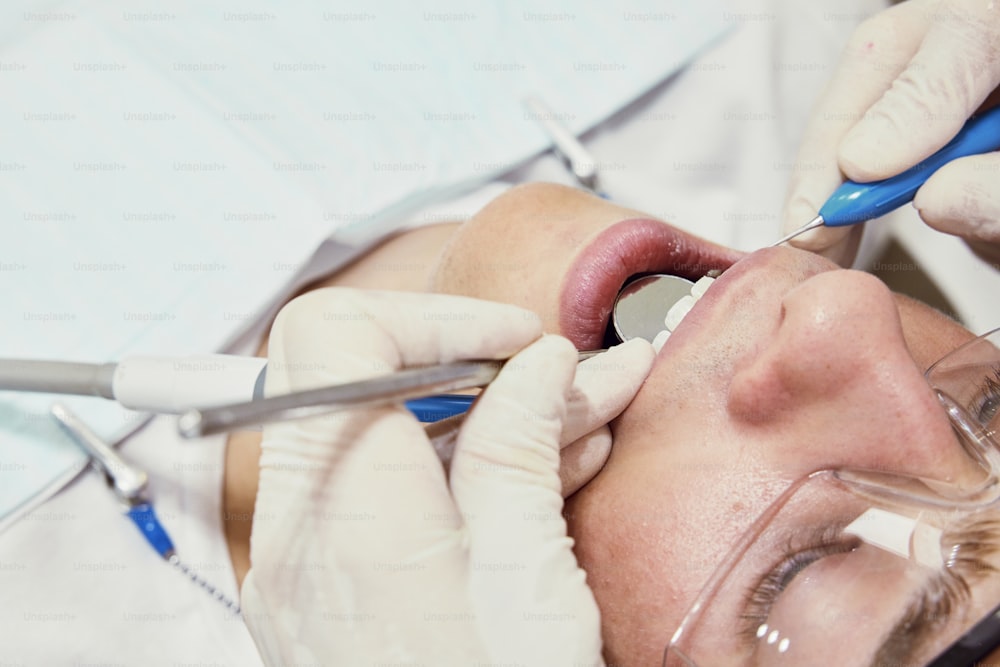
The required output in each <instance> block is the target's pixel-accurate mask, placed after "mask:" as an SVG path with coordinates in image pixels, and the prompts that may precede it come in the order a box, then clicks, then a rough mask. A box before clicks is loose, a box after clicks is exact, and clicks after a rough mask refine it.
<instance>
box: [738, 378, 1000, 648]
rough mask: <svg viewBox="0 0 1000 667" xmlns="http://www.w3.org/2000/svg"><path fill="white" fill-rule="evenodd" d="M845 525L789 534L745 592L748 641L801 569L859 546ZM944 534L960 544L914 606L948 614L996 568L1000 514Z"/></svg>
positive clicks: (911, 623) (905, 623)
mask: <svg viewBox="0 0 1000 667" xmlns="http://www.w3.org/2000/svg"><path fill="white" fill-rule="evenodd" d="M996 389H997V390H998V392H997V395H998V397H1000V382H997V383H996ZM842 531H843V525H840V524H829V525H826V526H820V527H817V528H815V529H814V530H812V531H811V532H810V533H809V538H807V539H805V540H801V541H798V543H796V542H797V541H796V538H795V536H792V537H791V538H789V540H788V545H787V546H786V548H785V554H784V556H783V557H782V559H781V560H780V561H779V562H778V563H777V564H776V565H775V566H774V567H773V568H771V570H769V571H768V572H766V573H765V574H764V575H763V576H762V577H761V578H760V579H759V580H758V582H757V584H756V585H755V586H753V588H751V589H750V590H749V591H748V592H747V593H746V595H745V599H744V601H743V610H744V611H743V613H742V614H741V620H742V622H743V623H742V628H741V630H740V634H741V636H742V637H743V639H744V641H746V642H749V643H753V642H755V641H756V640H757V632H758V628H760V626H761V625H762V624H764V623H766V622H767V619H768V617H769V616H770V613H771V608H772V607H773V606H774V603H775V602H776V601H777V600H778V596H780V595H781V593H782V592H783V591H784V590H785V589H786V588H787V587H788V585H789V584H790V583H791V582H792V580H793V579H794V578H795V577H796V576H797V575H798V574H799V573H800V572H801V571H802V570H804V569H805V568H807V567H809V566H810V565H812V564H813V563H815V562H816V561H818V560H820V559H822V558H826V557H827V556H833V555H837V554H843V553H848V552H851V551H854V550H855V549H857V548H858V547H860V546H861V544H862V542H861V540H860V539H858V538H856V537H853V536H850V537H847V538H845V537H844V536H843V535H842ZM945 539H947V540H948V541H949V542H951V543H953V544H955V545H956V549H955V551H953V554H952V560H951V562H950V563H949V565H948V568H947V569H946V570H945V571H944V573H943V575H944V576H942V577H941V578H939V579H936V580H935V581H934V582H932V583H931V585H930V586H928V587H927V588H924V589H923V590H922V591H921V592H920V596H921V598H922V599H921V601H920V602H919V603H918V604H914V605H911V607H910V609H911V610H920V611H919V615H923V616H929V617H930V618H937V619H940V618H947V617H948V615H949V614H950V612H951V610H952V609H954V608H955V607H956V606H957V605H959V604H960V603H961V602H962V601H963V600H964V599H966V598H968V596H969V595H970V581H974V580H976V579H977V578H978V577H980V576H983V575H991V573H995V572H997V569H996V568H995V567H994V566H993V565H992V564H991V563H990V562H989V561H988V560H986V558H987V557H989V556H992V555H995V554H996V553H998V552H1000V520H990V519H987V520H982V519H980V520H978V521H974V522H972V523H970V524H968V525H966V526H963V527H961V528H959V529H958V530H956V531H955V533H953V534H951V535H948V536H946V537H945ZM918 621H919V619H918V618H914V617H904V618H903V619H901V620H900V622H899V623H898V624H897V626H898V627H901V628H903V629H906V628H913V627H917V626H919V625H920V623H919V622H918ZM913 639H914V638H913V637H911V638H910V640H911V641H912V640H913Z"/></svg>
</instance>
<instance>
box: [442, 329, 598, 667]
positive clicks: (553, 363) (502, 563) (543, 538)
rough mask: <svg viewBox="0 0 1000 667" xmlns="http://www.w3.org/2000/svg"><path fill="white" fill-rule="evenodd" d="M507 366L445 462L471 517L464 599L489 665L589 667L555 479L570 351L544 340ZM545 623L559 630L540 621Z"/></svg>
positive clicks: (579, 587) (584, 602)
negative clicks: (477, 625)
mask: <svg viewBox="0 0 1000 667" xmlns="http://www.w3.org/2000/svg"><path fill="white" fill-rule="evenodd" d="M515 360H516V361H517V362H518V363H517V366H516V367H515V368H512V369H511V370H512V372H511V373H506V371H507V369H506V368H505V369H504V373H501V375H500V376H499V377H498V378H497V380H495V381H494V382H493V384H492V385H491V386H490V387H489V388H487V389H486V391H485V392H484V393H483V396H482V397H481V398H480V403H479V405H478V406H477V409H476V410H474V411H473V412H472V414H470V415H469V417H468V419H467V420H466V423H465V426H464V427H463V429H462V433H461V435H460V438H459V447H458V450H457V451H456V452H455V458H454V460H453V461H452V471H451V487H452V493H453V494H454V497H455V500H456V502H457V504H458V506H459V508H460V509H461V511H462V513H463V515H465V516H467V517H469V518H468V520H467V522H466V530H467V532H468V535H469V555H470V561H471V564H472V567H471V570H470V584H469V586H470V594H471V595H470V597H471V599H473V600H476V601H482V604H479V605H477V606H476V607H475V609H476V615H477V616H478V617H480V618H482V619H483V622H482V624H481V627H483V628H488V632H484V633H483V641H484V644H485V645H486V646H487V648H488V651H489V653H490V655H491V656H492V657H493V658H494V660H496V661H497V662H500V663H507V662H511V663H516V664H539V665H542V664H544V665H571V664H589V662H587V661H588V660H593V659H594V656H597V655H599V651H600V623H599V620H598V618H599V617H598V614H597V612H596V604H595V602H594V600H593V595H592V594H591V592H590V590H589V589H588V588H587V587H586V586H585V585H584V573H583V571H582V570H580V568H579V567H578V566H577V563H576V560H575V558H574V556H573V553H572V551H571V549H570V546H571V541H570V540H569V538H568V537H567V536H566V523H565V521H564V520H563V518H562V515H561V510H562V496H561V494H560V493H559V476H558V472H557V467H558V459H559V456H558V451H559V438H560V433H561V431H562V427H563V422H564V420H565V417H566V393H567V392H568V390H569V387H570V384H571V382H572V379H573V372H574V368H575V366H576V364H575V350H574V349H573V347H572V346H571V345H570V344H569V343H568V341H566V340H564V339H561V338H558V337H555V336H547V337H545V338H543V339H542V340H540V341H539V342H537V343H535V344H533V345H532V346H530V347H528V348H527V349H525V350H524V351H523V352H521V353H520V354H519V355H518V356H517V357H515ZM497 600H504V601H505V604H502V605H499V604H496V601H497ZM552 618H557V619H559V621H560V622H555V623H539V622H538V619H552ZM511 637H518V638H519V639H520V641H519V642H516V643H515V642H511V641H510V638H511ZM515 644H516V645H515Z"/></svg>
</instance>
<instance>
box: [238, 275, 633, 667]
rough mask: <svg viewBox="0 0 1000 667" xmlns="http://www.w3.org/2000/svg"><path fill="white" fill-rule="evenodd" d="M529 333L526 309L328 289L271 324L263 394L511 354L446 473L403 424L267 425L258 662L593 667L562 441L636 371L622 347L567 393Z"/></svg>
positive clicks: (559, 346) (586, 424)
mask: <svg viewBox="0 0 1000 667" xmlns="http://www.w3.org/2000/svg"><path fill="white" fill-rule="evenodd" d="M540 335H541V327H540V324H539V321H538V319H537V317H535V316H534V315H533V314H532V313H530V312H528V311H525V310H522V309H520V308H516V307H513V306H507V305H500V304H495V303H488V302H485V301H478V300H474V299H468V298H464V297H455V296H444V295H431V294H397V293H389V292H360V291H355V290H346V289H329V290H318V291H315V292H311V293H309V294H307V295H305V296H302V297H299V298H298V299H296V300H295V301H293V302H292V303H291V304H289V305H288V306H286V307H285V308H284V309H283V310H282V312H281V313H280V314H279V317H278V319H277V321H276V322H275V324H274V327H273V329H272V333H271V339H270V345H269V362H268V374H267V388H266V389H267V393H268V394H271V395H273V394H279V393H285V392H288V391H297V390H302V389H306V388H311V387H315V386H319V385H324V384H331V383H335V382H344V381H349V380H355V379H360V378H363V377H369V376H374V375H378V374H384V373H389V372H392V371H393V370H395V369H398V368H400V367H403V366H411V365H418V364H428V363H436V362H444V361H450V360H455V359H474V358H504V357H507V356H509V355H511V354H514V353H515V352H518V350H521V351H520V352H518V354H517V355H516V356H514V357H513V358H512V359H511V361H509V362H508V363H507V364H506V365H505V366H504V368H503V370H502V372H501V373H500V375H499V376H498V377H497V379H496V380H494V381H493V383H492V384H491V385H490V386H489V387H488V388H486V389H485V390H484V392H483V394H482V395H481V397H480V398H479V400H478V401H477V402H476V404H475V406H474V407H473V409H472V411H471V413H470V414H469V416H468V417H467V418H466V420H465V423H464V424H463V425H462V427H461V430H460V432H459V434H458V436H457V439H456V440H457V444H456V449H455V452H454V456H453V459H452V461H451V465H450V468H448V469H446V468H445V467H444V466H442V464H441V462H440V461H439V459H438V457H437V455H436V453H435V451H434V449H433V448H432V447H431V445H430V443H429V442H428V438H427V435H426V433H425V431H424V428H423V427H422V426H421V425H420V424H419V423H417V421H416V420H415V419H414V418H413V417H412V416H411V415H410V414H409V413H408V412H407V411H406V410H405V409H403V408H402V407H382V408H372V409H363V410H362V409H359V410H355V411H350V412H341V413H335V414H333V415H329V416H323V417H315V418H311V419H308V420H303V421H298V422H286V423H278V424H274V425H270V426H268V427H266V428H265V430H264V437H263V442H262V454H261V459H260V486H259V491H258V494H257V505H256V511H255V513H254V523H253V533H252V538H251V551H250V558H251V564H252V565H251V569H250V571H249V573H248V574H247V577H246V579H245V581H244V584H243V591H242V594H243V597H242V608H243V613H244V618H245V621H246V623H247V625H248V627H249V628H250V631H251V634H252V635H253V637H254V640H255V641H256V643H257V646H258V648H259V649H260V651H261V654H262V656H263V657H264V659H265V661H267V662H268V663H269V664H293V663H294V664H337V665H341V664H343V665H353V664H380V663H383V664H397V663H399V664H402V663H406V664H411V663H412V664H434V665H469V664H479V663H481V664H524V665H545V666H553V665H555V666H558V665H578V664H579V665H590V664H600V663H601V657H600V656H601V653H600V650H601V639H600V623H599V615H598V610H597V607H596V604H595V602H594V599H593V596H592V594H591V592H590V589H588V588H587V585H586V583H585V578H584V573H583V572H582V570H580V568H579V567H578V566H577V563H576V560H575V558H574V556H573V553H572V551H571V549H570V547H571V544H572V542H571V540H570V539H569V538H568V537H567V535H566V524H565V522H564V521H563V518H562V515H561V509H562V495H561V494H560V480H559V474H558V470H557V468H558V465H559V444H560V442H562V441H567V442H568V441H570V440H576V439H577V437H578V436H579V435H581V434H584V433H589V432H593V431H594V430H596V429H598V428H599V427H601V426H603V425H604V424H605V423H606V422H607V421H608V420H610V419H611V418H613V417H614V416H615V415H616V414H617V413H618V412H619V411H620V410H621V409H623V407H624V406H625V405H626V404H627V403H628V402H629V401H630V400H631V398H632V395H633V394H634V393H635V391H636V390H637V389H638V387H639V385H640V384H641V383H642V381H643V379H644V378H645V376H646V374H647V373H648V370H649V367H650V365H651V361H652V357H653V354H652V350H651V348H650V346H649V345H648V344H646V343H643V342H639V343H629V344H625V345H621V346H619V347H617V348H615V349H614V350H613V351H610V352H608V353H606V354H604V355H601V356H599V357H596V358H595V360H594V361H600V362H601V363H600V364H595V365H593V366H592V370H591V373H593V374H594V376H595V378H590V379H588V380H586V381H585V382H584V384H585V385H587V386H586V387H583V388H581V387H580V386H576V387H574V373H575V369H576V367H577V363H576V351H575V350H574V349H573V348H572V346H571V345H570V344H569V343H568V342H567V341H566V340H565V339H562V338H559V337H556V336H545V337H542V338H539V337H540ZM533 341H534V342H533ZM586 375H587V373H583V372H576V376H577V378H578V379H580V378H581V376H586ZM598 376H599V377H598ZM598 380H599V381H598ZM602 386H603V387H604V389H603V390H601V389H600V387H602ZM567 396H576V397H577V401H578V402H580V401H582V402H584V403H587V404H589V405H590V406H591V407H590V408H587V407H583V406H579V405H578V406H577V408H575V409H574V408H572V407H567ZM574 421H577V422H579V423H572V422H574ZM585 442H586V441H585ZM600 463H603V459H601V461H600Z"/></svg>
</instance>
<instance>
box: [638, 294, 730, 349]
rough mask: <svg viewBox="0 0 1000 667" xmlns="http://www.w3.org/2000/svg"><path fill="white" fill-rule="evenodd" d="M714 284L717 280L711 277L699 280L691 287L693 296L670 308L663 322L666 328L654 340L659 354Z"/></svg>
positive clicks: (685, 297)
mask: <svg viewBox="0 0 1000 667" xmlns="http://www.w3.org/2000/svg"><path fill="white" fill-rule="evenodd" d="M714 282H715V278H710V277H709V276H705V277H703V278H701V279H699V280H698V282H696V283H695V284H694V285H692V286H691V294H689V295H688V296H684V297H681V298H680V299H678V300H677V302H676V303H674V305H673V306H671V307H670V310H668V311H667V316H666V317H665V318H664V320H663V326H664V327H666V328H665V329H664V330H663V331H661V332H660V333H658V334H657V335H656V338H654V339H653V349H655V350H656V351H657V352H659V351H660V348H662V347H663V344H664V343H666V342H667V339H668V338H670V334H671V333H673V332H674V331H675V330H676V329H677V327H678V326H679V325H680V323H681V321H682V320H683V319H684V317H685V316H686V315H687V314H688V313H689V312H691V308H693V307H694V304H695V303H697V301H698V299H700V298H701V297H703V296H704V295H705V292H706V291H708V288H709V287H711V286H712V283H714Z"/></svg>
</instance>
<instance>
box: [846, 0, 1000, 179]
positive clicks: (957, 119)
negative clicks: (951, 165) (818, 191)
mask: <svg viewBox="0 0 1000 667" xmlns="http://www.w3.org/2000/svg"><path fill="white" fill-rule="evenodd" d="M906 4H907V5H909V4H910V3H906ZM917 9H918V11H923V12H926V13H927V14H928V15H929V18H930V25H929V26H928V29H927V34H926V35H925V36H924V39H923V42H922V43H921V44H920V48H919V49H918V50H917V52H916V53H915V54H914V56H913V57H912V59H911V60H910V61H909V63H908V64H907V66H906V68H905V69H904V70H903V71H902V72H900V73H899V75H898V76H897V77H896V78H895V80H894V82H893V84H892V87H891V88H889V89H888V90H886V92H885V94H884V95H883V96H882V98H881V99H879V100H878V101H877V102H876V103H875V104H874V105H873V106H872V107H871V109H869V110H868V112H867V113H866V114H865V115H864V118H862V120H861V121H860V122H859V123H858V124H857V125H856V126H854V127H853V128H852V129H851V131H850V132H849V133H848V134H847V135H846V136H845V137H844V140H843V143H842V144H841V146H840V167H841V169H843V171H844V174H845V175H846V176H847V177H848V178H851V179H853V180H856V181H863V182H867V181H874V180H881V179H884V178H888V177H890V176H895V175H896V174H898V173H900V172H902V171H904V170H906V169H908V168H909V167H912V166H913V165H915V164H917V163H918V162H920V161H921V160H923V159H924V158H926V157H928V156H930V155H931V154H932V153H934V152H935V151H937V150H938V149H940V148H941V147H942V146H944V145H945V144H946V143H948V142H949V141H951V139H952V138H953V137H954V136H955V135H956V134H957V133H958V131H959V129H961V127H962V125H963V124H965V122H966V121H967V120H968V119H969V117H970V116H971V115H972V114H973V112H974V111H975V110H976V109H977V108H978V107H979V106H980V105H981V104H982V103H983V101H984V100H985V99H986V98H987V96H988V95H989V94H990V93H991V92H992V91H993V89H995V88H996V87H997V84H1000V18H998V17H997V16H996V11H995V10H994V9H993V8H992V7H991V6H990V5H988V3H983V2H980V1H979V0H954V1H952V2H947V3H946V2H939V3H934V4H933V5H930V6H924V7H918V8H917Z"/></svg>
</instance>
